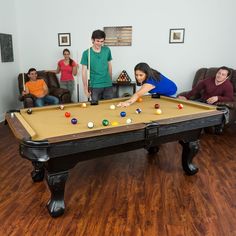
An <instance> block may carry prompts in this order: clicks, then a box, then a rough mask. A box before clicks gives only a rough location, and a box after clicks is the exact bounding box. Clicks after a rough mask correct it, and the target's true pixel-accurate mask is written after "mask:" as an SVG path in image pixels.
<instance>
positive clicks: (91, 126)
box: [88, 121, 94, 129]
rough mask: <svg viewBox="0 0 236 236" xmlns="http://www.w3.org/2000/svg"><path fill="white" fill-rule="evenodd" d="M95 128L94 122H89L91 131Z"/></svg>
mask: <svg viewBox="0 0 236 236" xmlns="http://www.w3.org/2000/svg"><path fill="white" fill-rule="evenodd" d="M93 127H94V124H93V122H92V121H89V122H88V128H89V129H92V128H93Z"/></svg>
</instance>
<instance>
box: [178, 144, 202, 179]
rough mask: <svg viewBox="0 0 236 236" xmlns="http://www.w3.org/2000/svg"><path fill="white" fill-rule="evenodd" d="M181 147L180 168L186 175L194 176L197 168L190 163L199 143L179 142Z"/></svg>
mask: <svg viewBox="0 0 236 236" xmlns="http://www.w3.org/2000/svg"><path fill="white" fill-rule="evenodd" d="M179 143H180V144H181V145H182V148H183V152H182V167H183V169H184V171H185V172H186V174H188V175H194V174H196V173H197V172H198V168H197V167H196V166H195V165H194V164H193V163H192V160H193V158H194V156H195V155H196V154H197V153H198V150H199V141H198V140H197V141H190V142H184V141H180V142H179Z"/></svg>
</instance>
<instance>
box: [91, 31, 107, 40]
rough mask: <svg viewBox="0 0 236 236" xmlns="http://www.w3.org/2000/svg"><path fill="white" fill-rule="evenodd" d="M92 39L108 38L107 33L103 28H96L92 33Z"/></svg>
mask: <svg viewBox="0 0 236 236" xmlns="http://www.w3.org/2000/svg"><path fill="white" fill-rule="evenodd" d="M92 39H93V40H95V39H106V34H105V32H104V31H102V30H94V31H93V33H92Z"/></svg>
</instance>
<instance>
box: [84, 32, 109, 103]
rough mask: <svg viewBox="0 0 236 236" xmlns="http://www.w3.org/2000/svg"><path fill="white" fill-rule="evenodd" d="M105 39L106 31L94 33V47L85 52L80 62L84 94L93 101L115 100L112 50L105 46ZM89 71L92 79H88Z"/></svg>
mask: <svg viewBox="0 0 236 236" xmlns="http://www.w3.org/2000/svg"><path fill="white" fill-rule="evenodd" d="M105 38H106V34H105V32H104V31H102V30H95V31H93V33H92V38H91V39H92V44H93V46H92V47H91V48H89V49H87V50H85V51H84V52H83V55H82V59H81V62H80V63H81V64H82V80H83V85H84V93H85V95H86V96H87V97H90V96H91V98H92V101H98V100H100V99H111V98H113V89H112V65H111V60H112V56H111V50H110V48H109V47H107V46H103V43H104V41H105ZM87 70H90V71H89V77H90V78H88V75H87ZM88 81H89V85H88ZM89 87H90V88H89ZM89 89H90V91H89Z"/></svg>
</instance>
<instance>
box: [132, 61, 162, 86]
mask: <svg viewBox="0 0 236 236" xmlns="http://www.w3.org/2000/svg"><path fill="white" fill-rule="evenodd" d="M136 70H140V71H142V72H143V73H144V74H145V75H146V79H145V80H144V81H143V82H146V80H147V79H148V78H150V77H152V78H153V79H155V80H157V81H159V80H160V74H161V73H160V72H159V71H157V70H154V69H152V68H151V67H150V66H149V65H148V64H147V63H144V62H141V63H139V64H137V65H136V66H135V67H134V73H135V71H136ZM136 83H137V85H139V86H140V85H141V84H140V83H139V82H138V81H137V80H136Z"/></svg>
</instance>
